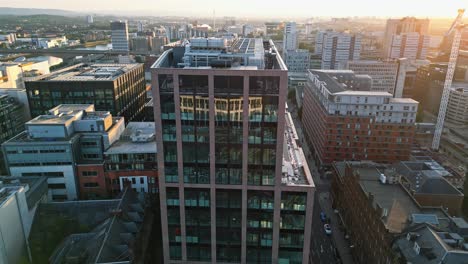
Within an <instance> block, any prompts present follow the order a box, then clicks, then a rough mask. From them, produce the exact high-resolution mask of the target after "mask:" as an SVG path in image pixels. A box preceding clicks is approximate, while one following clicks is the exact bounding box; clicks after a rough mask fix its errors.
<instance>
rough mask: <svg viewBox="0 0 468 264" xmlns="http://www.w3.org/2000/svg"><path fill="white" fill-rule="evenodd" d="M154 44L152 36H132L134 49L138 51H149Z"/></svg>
mask: <svg viewBox="0 0 468 264" xmlns="http://www.w3.org/2000/svg"><path fill="white" fill-rule="evenodd" d="M151 44H152V38H151V37H136V38H132V50H133V51H136V52H149V50H150V48H151V47H150V45H151Z"/></svg>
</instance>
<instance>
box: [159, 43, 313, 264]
mask: <svg viewBox="0 0 468 264" xmlns="http://www.w3.org/2000/svg"><path fill="white" fill-rule="evenodd" d="M152 80H153V87H154V90H153V98H154V109H155V110H154V111H155V122H156V142H157V147H158V150H160V151H158V154H157V157H158V171H159V177H160V178H159V184H160V198H161V199H160V201H161V204H160V205H161V222H162V234H163V236H162V237H163V241H162V243H163V252H164V263H304V264H305V263H308V261H309V249H310V239H311V223H312V209H313V202H314V200H313V196H314V190H315V187H314V183H313V181H312V178H311V175H310V172H309V169H308V167H307V163H306V162H305V158H304V154H303V152H302V149H301V148H300V147H299V146H298V142H297V140H298V137H297V135H296V133H295V128H294V125H293V122H292V119H291V116H290V115H289V114H288V113H286V111H285V100H286V92H287V82H288V76H287V68H286V66H285V64H284V63H283V60H282V59H281V57H280V56H279V54H278V52H277V49H276V47H275V45H274V43H273V42H272V41H264V40H262V39H250V38H241V39H234V40H232V41H229V42H228V41H227V40H225V39H205V38H196V39H191V40H190V42H189V43H185V44H183V45H182V46H179V47H174V48H172V49H170V50H167V51H165V52H164V53H163V54H162V56H161V57H160V58H159V59H158V60H157V61H156V62H155V64H154V65H153V66H152Z"/></svg>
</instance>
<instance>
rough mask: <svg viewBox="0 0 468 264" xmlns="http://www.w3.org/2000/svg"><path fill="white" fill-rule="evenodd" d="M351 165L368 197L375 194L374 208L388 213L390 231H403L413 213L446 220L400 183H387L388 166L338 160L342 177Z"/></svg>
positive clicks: (386, 222)
mask: <svg viewBox="0 0 468 264" xmlns="http://www.w3.org/2000/svg"><path fill="white" fill-rule="evenodd" d="M347 163H348V164H351V166H352V168H353V170H354V171H355V172H357V173H358V174H359V185H360V186H361V189H362V190H363V191H364V192H365V193H366V194H367V196H370V195H372V196H373V203H372V205H373V207H374V208H382V210H383V211H384V212H385V213H384V215H383V217H382V218H381V219H382V221H383V222H384V224H385V226H386V227H387V228H388V229H389V231H390V232H393V233H399V232H402V231H403V229H404V228H405V227H406V226H407V225H408V223H409V220H410V218H411V216H412V215H415V214H416V215H422V214H432V215H435V216H436V217H437V218H441V219H444V218H446V215H445V214H444V213H443V211H442V210H440V209H437V208H425V207H420V205H419V204H418V203H417V202H416V201H415V200H413V199H412V198H411V197H410V196H409V194H408V193H407V192H406V191H405V190H404V189H403V188H402V187H401V186H400V185H399V184H388V183H386V184H383V183H382V182H381V180H380V176H381V174H383V173H384V171H385V169H387V168H388V167H387V166H386V165H381V164H377V163H374V162H360V161H356V162H336V163H335V167H336V168H337V170H338V173H339V176H340V177H345V166H346V164H347Z"/></svg>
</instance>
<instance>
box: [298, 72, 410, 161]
mask: <svg viewBox="0 0 468 264" xmlns="http://www.w3.org/2000/svg"><path fill="white" fill-rule="evenodd" d="M371 81H372V80H371V79H370V77H369V76H367V75H356V74H354V73H353V72H352V71H333V70H332V71H327V70H311V71H309V74H308V82H307V84H306V86H305V88H304V101H303V114H302V116H303V120H302V121H303V126H304V133H305V135H306V140H307V141H308V143H309V145H310V146H311V148H312V151H313V155H314V157H315V159H316V160H317V161H318V162H319V164H321V165H325V166H329V165H331V163H332V162H333V161H342V160H372V161H375V162H380V163H393V162H396V161H400V160H408V159H409V155H410V150H411V145H412V143H413V136H414V130H415V125H414V123H415V120H416V112H417V108H418V102H416V101H414V100H412V99H408V98H393V97H392V95H391V94H390V93H387V92H372V91H369V90H370V87H371V85H370V83H371Z"/></svg>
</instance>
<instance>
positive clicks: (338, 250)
mask: <svg viewBox="0 0 468 264" xmlns="http://www.w3.org/2000/svg"><path fill="white" fill-rule="evenodd" d="M288 107H289V111H290V112H291V116H292V118H293V122H294V125H295V127H296V131H297V134H298V137H299V138H300V139H301V146H302V150H303V151H304V155H305V156H306V158H307V163H308V165H309V169H310V172H311V174H312V177H313V180H314V183H315V186H316V193H315V204H314V211H313V220H312V243H311V256H310V263H312V264H335V263H336V264H354V261H353V258H352V255H351V250H350V245H349V243H348V241H347V240H346V239H345V234H344V233H343V232H342V231H341V230H340V228H339V226H340V220H339V217H338V214H336V213H335V212H334V210H333V208H332V205H331V200H330V185H331V182H330V180H331V179H327V178H325V176H324V172H319V171H318V169H317V166H316V162H315V160H314V159H313V158H312V155H310V153H311V152H310V149H309V146H308V145H307V143H306V142H305V140H304V134H303V132H302V124H301V121H300V120H299V118H298V115H297V109H296V108H295V107H294V104H293V103H291V102H288ZM320 212H324V213H325V214H326V215H327V217H328V218H329V221H330V225H331V228H332V235H331V236H328V235H326V234H325V230H324V227H323V225H324V223H323V222H322V220H321V219H320Z"/></svg>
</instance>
